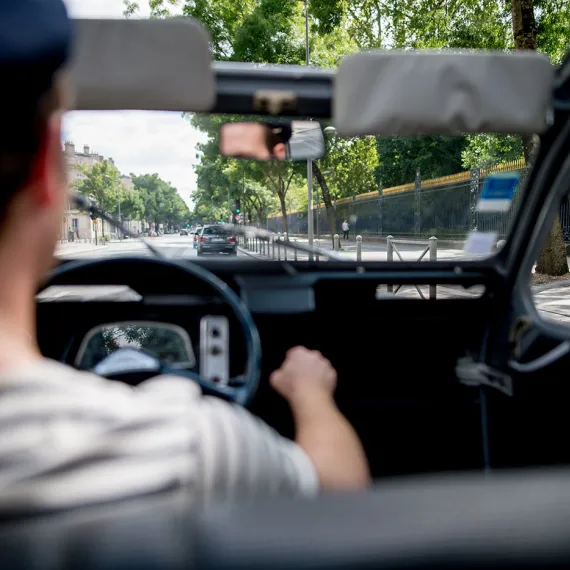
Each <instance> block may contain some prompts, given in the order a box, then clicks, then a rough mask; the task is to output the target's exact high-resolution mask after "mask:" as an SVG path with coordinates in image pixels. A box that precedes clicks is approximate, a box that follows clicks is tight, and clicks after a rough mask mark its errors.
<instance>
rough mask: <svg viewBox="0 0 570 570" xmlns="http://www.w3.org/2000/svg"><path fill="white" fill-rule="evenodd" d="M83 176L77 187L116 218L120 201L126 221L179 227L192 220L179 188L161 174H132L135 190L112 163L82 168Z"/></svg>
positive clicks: (100, 163)
mask: <svg viewBox="0 0 570 570" xmlns="http://www.w3.org/2000/svg"><path fill="white" fill-rule="evenodd" d="M79 168H80V169H81V172H82V174H83V177H82V178H81V179H79V180H77V181H76V183H75V186H76V188H77V190H78V192H79V193H81V194H83V195H84V196H86V197H87V198H89V199H90V200H92V201H93V202H95V203H96V204H97V206H98V207H99V208H100V209H102V210H103V211H105V212H108V213H110V214H113V215H115V216H116V215H117V214H118V211H119V199H120V206H121V217H122V219H123V220H125V219H128V220H145V221H147V222H149V223H150V222H156V223H157V224H166V225H167V226H171V227H172V226H179V225H181V224H185V223H188V222H189V221H190V210H189V209H188V206H187V205H186V203H185V202H184V200H183V199H182V198H181V197H180V195H179V194H178V191H177V190H176V188H174V187H173V186H171V185H170V184H169V183H168V182H165V181H164V180H162V179H161V178H160V176H159V175H158V174H143V175H141V176H136V175H133V174H131V178H132V181H133V187H132V188H129V187H127V186H125V185H123V183H122V181H121V175H120V173H119V171H118V169H117V168H116V167H115V166H114V165H113V164H112V163H110V162H109V161H107V160H104V161H102V162H98V163H95V164H94V165H93V166H92V167H87V166H84V165H81V166H80V167H79Z"/></svg>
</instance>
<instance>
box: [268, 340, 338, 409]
mask: <svg viewBox="0 0 570 570" xmlns="http://www.w3.org/2000/svg"><path fill="white" fill-rule="evenodd" d="M336 379H337V375H336V370H335V369H334V368H333V367H332V365H331V363H330V362H329V361H328V360H327V359H326V358H325V357H324V356H323V355H322V354H321V353H320V352H319V351H317V350H308V349H307V348H304V347H302V346H297V347H295V348H292V349H291V350H290V351H289V352H288V353H287V357H286V358H285V362H283V364H282V365H281V368H279V369H278V370H276V371H275V372H273V374H272V375H271V377H270V381H271V385H272V386H273V388H274V389H275V390H276V391H277V392H279V394H281V395H282V396H283V397H284V398H285V399H286V400H288V401H291V400H292V399H294V398H296V397H298V396H301V397H303V396H305V395H307V396H309V394H315V393H321V394H325V395H327V396H332V395H333V393H334V391H335V388H336Z"/></svg>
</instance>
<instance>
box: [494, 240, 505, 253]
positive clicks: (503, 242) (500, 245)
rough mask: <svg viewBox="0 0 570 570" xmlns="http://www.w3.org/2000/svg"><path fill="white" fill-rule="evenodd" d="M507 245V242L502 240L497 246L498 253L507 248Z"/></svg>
mask: <svg viewBox="0 0 570 570" xmlns="http://www.w3.org/2000/svg"><path fill="white" fill-rule="evenodd" d="M506 243H507V240H504V239H500V240H499V241H498V242H497V245H496V248H497V251H499V250H500V249H503V248H504V247H505V244H506Z"/></svg>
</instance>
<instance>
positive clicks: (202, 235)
mask: <svg viewBox="0 0 570 570" xmlns="http://www.w3.org/2000/svg"><path fill="white" fill-rule="evenodd" d="M196 236H197V240H196V243H197V249H198V252H197V253H198V255H203V254H204V253H229V254H230V255H237V239H236V236H235V234H234V233H232V232H231V231H228V230H226V229H224V228H223V227H221V226H219V225H214V226H204V227H203V228H202V229H201V230H200V232H199V233H197V234H196Z"/></svg>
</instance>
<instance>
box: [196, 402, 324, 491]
mask: <svg viewBox="0 0 570 570" xmlns="http://www.w3.org/2000/svg"><path fill="white" fill-rule="evenodd" d="M200 408H201V409H200V413H199V414H198V415H199V428H198V429H199V432H198V434H197V436H198V437H197V441H198V461H199V466H198V470H199V485H200V487H201V489H200V491H201V493H200V494H202V495H203V497H204V499H205V500H206V501H209V500H230V501H236V500H248V499H253V498H256V497H262V496H275V495H289V496H305V497H313V496H315V495H317V493H318V491H319V479H318V475H317V471H316V469H315V467H314V465H313V464H312V462H311V460H310V459H309V457H308V456H307V454H306V453H305V452H304V451H303V449H301V448H300V447H299V446H298V445H297V444H296V443H294V442H293V441H290V440H288V439H286V438H284V437H282V436H281V435H279V434H278V433H277V432H276V431H275V430H274V429H272V428H270V427H269V426H268V425H267V424H265V423H264V422H262V421H261V420H260V419H259V418H256V417H255V416H253V415H252V414H250V413H249V412H248V411H247V410H245V409H244V408H242V407H240V406H237V405H234V404H228V403H227V402H224V401H222V400H219V399H217V398H211V397H205V398H203V400H202V404H201V406H200Z"/></svg>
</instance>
